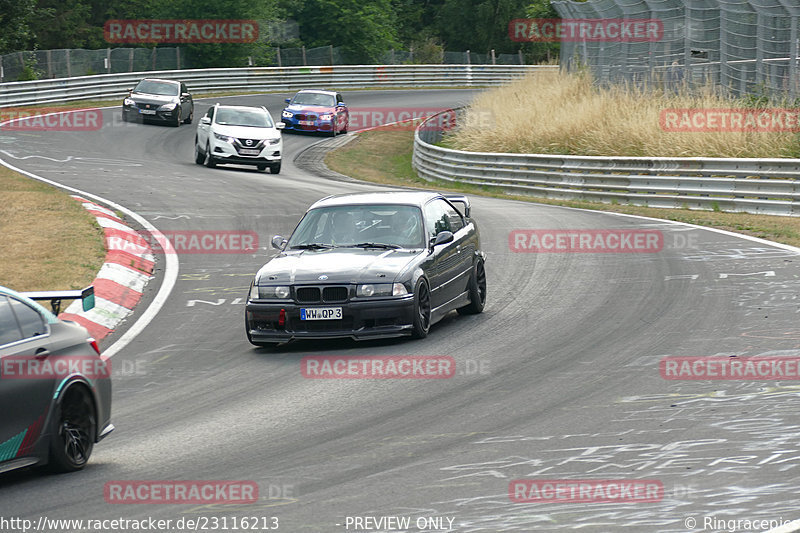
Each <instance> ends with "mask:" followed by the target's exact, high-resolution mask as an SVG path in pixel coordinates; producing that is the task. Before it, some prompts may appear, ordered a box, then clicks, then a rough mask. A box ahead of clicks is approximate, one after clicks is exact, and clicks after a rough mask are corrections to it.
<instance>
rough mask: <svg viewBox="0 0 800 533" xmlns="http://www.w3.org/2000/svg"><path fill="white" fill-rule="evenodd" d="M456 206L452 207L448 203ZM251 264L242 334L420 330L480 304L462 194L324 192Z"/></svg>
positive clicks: (482, 276)
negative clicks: (255, 267)
mask: <svg viewBox="0 0 800 533" xmlns="http://www.w3.org/2000/svg"><path fill="white" fill-rule="evenodd" d="M457 205H458V206H460V210H459V208H457V207H456V206H457ZM272 245H273V246H274V247H275V248H277V249H279V250H280V253H279V254H278V255H276V256H275V257H273V258H272V259H271V260H270V261H269V262H268V263H267V264H265V265H264V266H263V267H262V268H261V269H260V270H259V271H258V273H257V274H256V276H255V279H254V280H253V282H252V285H251V287H250V293H249V295H248V299H247V307H246V312H245V329H246V331H247V338H248V340H249V341H250V342H251V343H252V344H254V345H256V346H266V345H270V344H276V343H280V342H286V341H290V340H293V339H321V338H336V337H351V338H354V339H359V340H361V339H375V338H384V337H397V336H403V335H412V336H414V337H417V338H422V337H425V336H427V335H428V331H429V330H430V327H431V325H432V324H434V323H436V322H437V321H439V320H441V318H442V317H444V316H445V315H446V314H447V313H449V312H450V311H453V310H457V311H458V312H459V313H461V314H472V313H480V312H481V311H483V307H484V305H485V303H486V271H485V266H484V263H485V260H486V255H485V254H484V252H483V251H482V250H481V246H480V237H479V234H478V228H477V225H476V223H475V221H474V220H473V219H472V218H471V217H470V204H469V200H468V199H467V197H465V196H455V195H443V194H438V193H434V192H416V191H414V192H408V191H392V192H379V193H358V194H346V195H337V196H330V197H327V198H324V199H322V200H320V201H318V202H317V203H315V204H314V205H312V206H311V207H310V208H309V209H308V211H307V212H306V214H305V215H304V216H303V218H302V219H301V220H300V223H299V224H298V225H297V227H296V228H295V230H294V232H293V233H292V236H291V237H289V239H288V240H287V239H284V238H283V237H281V236H279V235H276V236H275V237H274V238H273V239H272Z"/></svg>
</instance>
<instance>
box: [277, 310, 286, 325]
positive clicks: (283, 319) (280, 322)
mask: <svg viewBox="0 0 800 533" xmlns="http://www.w3.org/2000/svg"><path fill="white" fill-rule="evenodd" d="M278 325H279V326H285V325H286V309H281V313H280V314H279V315H278Z"/></svg>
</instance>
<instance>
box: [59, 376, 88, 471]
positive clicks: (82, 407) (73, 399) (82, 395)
mask: <svg viewBox="0 0 800 533" xmlns="http://www.w3.org/2000/svg"><path fill="white" fill-rule="evenodd" d="M51 428H52V431H51V436H50V461H49V464H48V468H49V469H50V470H51V471H53V472H74V471H76V470H80V469H82V468H83V467H84V466H86V463H87V462H88V461H89V457H90V456H91V455H92V449H93V448H94V441H95V438H96V436H97V414H96V412H95V408H94V402H93V401H92V398H91V394H90V393H89V389H87V388H86V387H85V386H83V385H73V386H72V387H69V388H68V389H67V390H66V391H65V392H64V394H63V396H62V398H61V401H60V402H59V403H57V404H56V406H55V408H54V409H53V425H52V426H51Z"/></svg>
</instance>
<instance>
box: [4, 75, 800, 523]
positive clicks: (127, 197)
mask: <svg viewBox="0 0 800 533" xmlns="http://www.w3.org/2000/svg"><path fill="white" fill-rule="evenodd" d="M473 95H474V92H470V91H457V90H435V91H425V90H421V91H414V92H398V91H372V92H367V91H364V92H359V91H353V92H350V93H348V94H347V97H348V100H349V103H350V105H351V107H355V108H357V107H359V106H363V107H418V106H420V107H431V106H441V105H446V106H452V105H456V104H459V103H464V102H467V101H468V100H469V99H470V98H471V97H472V96H473ZM285 96H287V95H283V94H280V95H277V94H276V95H262V96H246V97H236V98H225V99H219V100H221V101H222V100H224V101H225V102H237V103H246V104H265V105H267V106H268V108H269V109H270V111H271V112H272V114H273V116H279V113H280V109H281V107H282V102H283V98H284V97H285ZM212 101H213V100H202V101H199V102H198V106H197V109H198V113H196V116H195V124H193V125H192V126H185V125H184V126H181V127H180V128H179V129H175V128H170V127H165V126H157V125H140V124H135V125H134V124H124V123H121V121H120V118H119V111H118V109H113V110H106V111H104V127H103V128H102V129H101V130H99V131H94V132H69V133H65V132H0V158H2V159H3V160H5V161H7V162H9V163H11V164H13V165H15V166H18V167H20V168H23V169H25V170H27V171H30V172H33V173H36V174H37V175H39V176H42V177H44V178H48V179H51V180H55V181H57V182H59V183H62V184H65V185H69V186H72V187H76V188H79V189H82V190H84V191H87V192H91V193H94V194H98V195H101V196H103V197H105V198H107V199H109V200H112V201H114V202H117V203H119V204H121V205H123V206H125V207H127V208H129V209H132V210H133V211H136V212H137V213H139V214H140V215H142V216H144V217H145V218H146V219H147V220H149V221H150V222H151V223H152V224H154V225H155V226H156V227H158V228H159V229H160V230H162V231H172V230H241V231H250V230H252V231H255V232H257V234H258V236H259V239H260V250H259V253H257V254H248V255H243V254H236V255H231V254H181V255H180V256H179V262H180V267H179V268H180V270H179V275H178V281H177V283H176V285H175V287H174V289H173V291H172V293H171V296H170V298H169V301H168V302H167V304H166V305H165V306H164V307H163V309H161V311H160V313H159V314H158V315H157V317H156V319H155V320H154V321H153V322H152V323H150V324H149V325H148V326H147V327H146V328H145V329H144V331H143V332H142V333H141V334H140V335H139V336H138V337H137V338H136V339H135V340H134V341H133V342H131V343H130V344H128V345H127V346H126V347H125V348H124V349H123V350H121V351H120V352H119V353H117V354H116V355H115V356H114V359H113V364H114V372H115V374H117V375H116V376H115V381H114V401H113V422H114V424H115V425H116V427H117V429H116V431H115V432H114V433H113V434H112V435H111V436H110V437H108V438H107V439H106V440H105V441H103V442H102V443H101V444H99V445H98V446H97V447H96V448H95V452H94V455H93V457H92V460H91V463H90V465H89V466H88V467H87V468H86V469H85V470H84V471H83V472H80V473H76V474H70V475H61V476H49V475H42V474H40V473H38V472H36V471H26V472H17V473H12V474H8V475H4V476H2V477H0V516H2V517H5V518H8V517H20V518H26V519H31V520H33V521H34V522H36V523H38V520H39V518H40V517H46V518H48V519H68V518H73V519H84V520H87V519H112V518H136V519H141V518H146V517H153V518H157V519H171V520H173V522H172V523H173V524H175V521H176V520H178V519H180V518H184V519H186V518H203V517H205V518H208V519H210V518H213V517H217V518H218V519H219V518H221V517H228V518H229V519H230V518H231V517H277V518H278V519H279V528H278V529H277V530H278V531H285V532H293V533H294V532H298V533H300V532H326V533H327V532H341V531H356V530H357V531H364V530H369V531H392V530H397V529H391V528H389V527H385V524H384V527H370V528H369V529H364V528H356V527H354V525H353V524H354V523H355V522H354V521H353V517H360V518H365V517H372V518H379V517H382V516H400V517H409V518H410V519H411V527H410V528H408V529H407V530H408V531H458V532H464V533H466V532H479V531H480V532H501V531H564V530H574V529H581V530H583V531H592V532H594V531H598V532H602V531H609V532H615V531H636V532H684V531H718V530H724V529H726V528H725V527H724V526H722V525H721V524H722V522H713V523H712V522H709V520H711V519H713V520H717V521H722V520H732V519H740V520H745V519H749V520H755V519H766V520H779V519H782V520H790V519H794V518H797V514H798V513H797V511H796V502H797V494H798V493H800V470H799V469H798V468H797V466H798V462H799V461H800V451H798V448H800V446H799V443H798V440H799V439H800V425H798V423H799V422H798V420H799V419H798V414H800V405H799V404H798V401H797V397H798V395H799V394H800V386H799V385H797V382H796V381H795V382H793V381H774V380H772V381H672V380H665V379H662V377H661V376H660V374H659V367H658V364H659V361H660V360H661V358H662V357H664V356H690V355H691V356H712V355H724V356H730V355H739V356H744V355H760V354H772V355H783V356H788V355H799V354H800V324H798V312H800V305H799V302H798V296H797V295H798V288H800V258H799V257H798V255H797V254H796V253H795V252H794V251H792V250H789V249H784V248H780V247H777V246H772V245H769V244H765V243H763V242H757V241H754V240H749V239H745V238H741V237H737V236H734V235H726V234H721V233H717V232H712V231H709V230H704V229H696V228H691V227H686V226H680V225H674V224H669V223H666V222H660V221H655V220H646V219H639V218H632V217H623V216H616V215H611V214H607V213H599V212H588V211H581V210H574V209H567V208H560V207H552V206H544V205H536V204H530V203H523V202H514V201H504V200H496V199H488V198H479V197H474V198H473V209H474V216H475V218H476V219H477V220H478V222H479V224H480V228H481V236H482V241H483V246H484V249H485V251H486V252H487V253H488V260H487V263H486V268H487V273H488V286H489V294H488V303H487V306H486V309H485V312H484V313H483V314H481V315H478V316H469V317H461V316H458V315H456V314H455V313H453V314H452V315H451V316H448V317H447V318H446V319H445V320H444V321H442V322H440V323H439V324H437V325H436V326H434V327H433V329H432V331H431V333H430V336H429V337H428V338H427V339H424V340H416V341H414V340H403V339H401V340H388V341H372V342H363V343H356V342H353V341H349V340H347V341H336V342H330V341H319V342H303V343H296V344H290V345H287V346H285V347H282V348H278V349H258V348H254V347H252V346H251V345H250V344H249V343H248V342H247V339H246V338H245V335H244V325H243V314H244V304H243V299H244V297H245V295H246V291H247V288H248V285H249V283H250V280H251V278H252V276H253V274H254V273H255V271H256V270H257V269H258V267H259V266H260V265H261V264H263V263H264V262H265V261H266V259H267V257H268V256H270V255H271V251H270V249H269V240H270V238H271V236H272V235H274V234H283V235H288V234H289V233H290V232H291V230H292V228H293V227H294V225H295V224H296V222H297V221H298V220H299V218H300V216H301V215H302V213H303V212H304V211H305V209H306V208H307V207H308V206H309V205H310V204H311V203H312V202H314V201H315V200H317V199H319V198H321V197H323V196H325V195H328V194H332V193H340V192H354V191H368V190H376V189H379V187H377V186H374V185H369V184H361V183H354V182H352V183H351V182H342V181H331V180H327V179H322V178H318V177H315V176H312V175H308V174H306V173H304V172H303V171H301V170H299V169H298V168H297V167H296V166H295V165H294V163H293V160H294V157H295V156H296V155H297V154H299V153H300V152H301V151H302V150H303V149H304V148H306V147H308V146H309V145H311V144H313V143H315V142H317V141H319V140H320V137H316V136H310V135H292V134H284V142H285V153H284V163H283V171H282V172H281V174H279V175H271V174H269V173H263V172H256V171H255V170H252V169H246V168H244V167H228V168H226V167H218V168H216V169H208V168H205V167H200V166H198V165H195V164H194V162H193V160H192V155H193V154H192V145H193V138H194V133H195V128H196V123H197V118H198V116H199V113H200V112H204V111H205V109H206V108H207V106H208V105H209V103H210V102H212ZM534 228H538V229H648V230H659V231H662V232H663V236H664V249H663V250H662V251H660V252H657V253H624V254H621V253H605V254H587V253H548V254H532V253H513V252H512V251H510V249H509V243H508V235H509V232H510V231H512V230H515V229H534ZM163 264H164V262H163V257H162V258H159V268H158V273H159V276H158V277H156V278H155V279H154V280H153V281H152V282H151V283H150V285H149V286H148V288H147V295H146V296H147V297H146V298H145V300H144V301H143V302H142V303H141V304H140V305H139V308H138V309H137V311H136V316H138V315H141V313H142V311H143V310H144V309H145V308H146V306H147V305H148V304H149V301H150V300H151V299H152V295H153V294H155V292H156V291H157V290H158V286H159V283H160V282H161V277H160V274H162V273H163V270H162V269H163ZM136 316H134V317H132V318H131V319H129V320H128V321H127V323H126V326H125V327H127V326H129V325H130V324H131V323H133V322H134V321H135V319H136ZM125 327H123V328H121V330H120V332H119V333H116V334H115V335H114V336H112V337H111V338H110V339H109V340H107V341H106V342H105V343H104V346H105V347H108V346H110V344H111V343H113V342H114V340H115V339H117V338H119V335H120V334H121V333H122V331H124V329H125ZM308 355H335V356H341V357H352V356H380V355H398V356H411V355H438V356H442V355H445V356H452V357H453V358H454V359H455V361H456V364H457V372H456V375H455V376H453V377H452V378H450V379H429V380H408V379H406V380H341V379H339V380H336V379H332V380H319V379H306V378H304V377H303V376H302V375H301V371H300V362H301V359H302V358H303V357H304V356H308ZM524 478H527V479H539V480H558V479H595V480H599V479H617V480H619V479H622V480H634V479H640V480H659V481H660V482H661V483H663V487H664V497H663V499H662V500H661V501H660V502H655V503H641V502H623V503H621V502H619V501H616V502H613V503H589V504H585V503H566V502H552V501H550V502H544V503H542V502H537V503H517V502H513V501H511V499H510V498H509V493H508V488H509V482H510V481H511V480H515V479H524ZM119 480H251V481H254V482H255V483H257V484H258V487H259V500H258V502H257V503H255V504H248V505H191V504H189V505H187V504H133V505H123V504H111V503H107V502H106V501H105V499H104V485H105V484H106V483H107V482H109V481H119ZM348 517H350V518H349V519H348ZM420 517H422V518H425V517H428V518H430V517H439V518H444V519H445V520H444V521H443V523H444V524H445V528H444V529H437V528H436V527H428V528H426V527H424V526H423V527H421V528H418V527H416V520H417V518H420ZM447 518H452V519H453V522H452V527H450V528H449V529H448V528H447V524H448V520H447ZM692 519H694V520H695V521H696V522H694V523H693V522H691V520H692ZM348 520H349V521H348ZM687 520H689V521H688V522H687ZM270 523H272V522H270ZM348 524H349V527H348ZM714 524H716V526H720V527H712V526H714ZM206 526H207V527H209V528H210V527H211V524H210V523H208V522H207V523H206ZM228 527H229V528H230V527H231V526H230V523H229V526H228ZM200 529H202V527H201V528H200ZM259 529H263V528H261V527H259ZM763 529H766V528H760V529H759V530H763ZM8 530H11V529H8ZM48 530H49V531H67V530H78V529H77V528H74V527H73V528H68V527H62V528H57V527H51V528H49V529H48ZM169 530H171V531H178V529H177V528H176V527H174V526H173V527H171V528H169ZM209 530H210V529H209ZM737 530H744V529H737ZM753 530H756V529H753Z"/></svg>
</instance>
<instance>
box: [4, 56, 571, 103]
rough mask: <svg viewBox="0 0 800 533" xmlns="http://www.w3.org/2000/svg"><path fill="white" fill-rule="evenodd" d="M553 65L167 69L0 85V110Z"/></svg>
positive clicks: (388, 83) (476, 79)
mask: <svg viewBox="0 0 800 533" xmlns="http://www.w3.org/2000/svg"><path fill="white" fill-rule="evenodd" d="M557 70H558V66H555V65H355V66H353V65H335V66H329V67H325V66H321V67H260V68H237V69H203V70H168V71H156V72H131V73H124V74H100V75H97V76H83V77H79V78H60V79H52V80H36V81H19V82H12V83H3V84H0V106H6V105H26V104H47V103H53V102H70V101H78V100H89V99H99V98H115V97H116V98H122V97H123V96H125V95H126V94H127V92H128V89H129V88H131V87H133V86H134V85H135V84H136V82H137V81H138V80H140V79H142V78H146V77H158V78H166V79H176V80H180V81H183V82H185V83H186V85H187V86H188V87H189V89H190V90H191V91H192V92H214V91H240V90H245V91H272V90H295V89H301V88H308V87H317V88H348V87H353V88H371V87H472V86H475V87H486V86H492V85H500V84H503V83H507V82H509V81H511V80H513V79H514V78H518V77H521V76H525V75H526V74H528V73H531V72H536V71H551V72H555V71H557Z"/></svg>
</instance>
